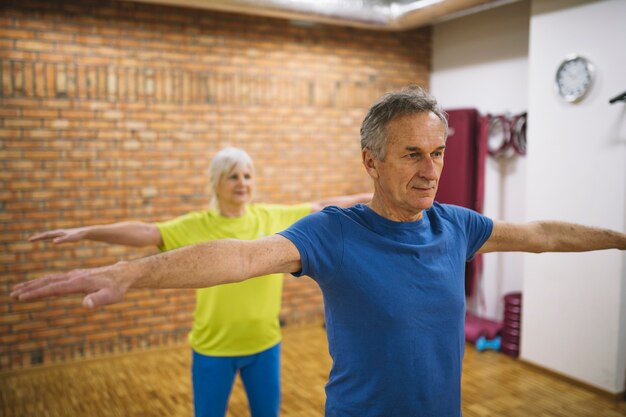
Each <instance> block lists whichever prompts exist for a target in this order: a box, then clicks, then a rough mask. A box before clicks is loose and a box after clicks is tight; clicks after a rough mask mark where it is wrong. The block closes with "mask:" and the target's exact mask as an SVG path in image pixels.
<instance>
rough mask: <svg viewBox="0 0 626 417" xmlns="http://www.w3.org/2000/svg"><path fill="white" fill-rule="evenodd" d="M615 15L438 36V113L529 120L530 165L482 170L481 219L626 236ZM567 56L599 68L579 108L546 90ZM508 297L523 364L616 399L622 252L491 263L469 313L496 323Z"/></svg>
mask: <svg viewBox="0 0 626 417" xmlns="http://www.w3.org/2000/svg"><path fill="white" fill-rule="evenodd" d="M624 16H626V1H624V0H602V1H593V0H587V1H583V0H532V2H530V1H520V2H516V3H513V4H509V5H505V6H501V7H498V8H496V9H492V10H488V11H485V12H481V13H479V14H475V15H471V16H467V17H463V18H459V19H456V20H453V21H450V22H446V23H442V24H439V25H437V26H435V28H434V31H433V68H432V78H431V91H432V92H433V94H434V95H435V96H436V97H438V99H439V100H440V101H441V103H442V104H443V105H444V107H446V108H455V107H457V108H458V107H475V108H477V109H479V110H480V111H481V112H482V113H487V112H492V113H503V112H507V111H510V112H512V113H516V112H519V111H522V110H528V113H529V116H528V118H529V123H528V129H529V130H528V135H527V136H528V155H527V157H526V158H518V159H517V160H514V161H510V162H509V163H507V164H506V165H504V166H499V165H498V164H497V163H495V161H493V160H488V166H487V178H486V180H487V183H486V193H487V194H486V201H485V213H486V214H487V215H489V216H491V217H494V218H500V219H505V220H510V221H518V220H519V221H523V220H533V219H542V218H556V219H562V220H568V221H574V222H579V223H586V224H592V225H597V226H602V227H609V228H612V229H617V230H622V231H624V230H626V105H625V104H624V103H619V104H614V105H609V104H608V99H609V98H610V97H613V96H615V95H617V94H618V93H621V92H623V91H624V90H626V78H624V75H625V74H626V73H625V72H624V68H626V26H625V25H624V24H623V21H624ZM573 52H577V53H580V54H583V55H585V56H587V57H588V58H589V59H591V60H592V61H593V62H594V63H595V64H596V67H597V79H596V83H595V85H594V87H593V90H592V92H591V94H590V96H589V97H588V98H587V99H586V100H584V101H583V102H581V103H579V104H577V105H571V104H566V103H564V102H562V101H560V99H559V98H558V97H557V96H556V94H555V91H554V89H553V83H554V72H555V70H556V68H557V67H558V65H559V63H560V61H561V60H562V59H563V58H564V57H565V56H566V55H567V54H570V53H573ZM499 171H502V172H499ZM512 290H522V292H523V293H524V299H523V304H524V311H523V328H522V349H521V357H522V359H524V360H526V361H529V362H533V363H536V364H538V365H540V366H542V367H545V368H547V369H551V370H553V371H556V372H559V373H562V374H564V375H567V376H570V377H572V378H575V379H578V380H581V381H583V382H585V383H587V384H591V385H594V386H597V387H599V388H601V389H603V390H605V391H608V392H611V393H618V392H621V391H624V388H625V377H626V253H624V252H622V253H620V252H618V251H615V250H613V251H602V252H594V253H587V254H542V255H532V254H528V255H521V254H504V255H493V254H492V255H489V256H488V257H487V259H486V265H485V271H484V278H483V291H482V293H483V296H484V301H483V302H480V303H478V306H474V308H475V310H478V312H479V313H481V314H483V315H486V316H489V317H496V318H501V311H502V310H501V309H502V305H501V296H502V294H505V293H507V292H509V291H512Z"/></svg>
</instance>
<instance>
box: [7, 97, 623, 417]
mask: <svg viewBox="0 0 626 417" xmlns="http://www.w3.org/2000/svg"><path fill="white" fill-rule="evenodd" d="M446 136H447V121H446V117H445V114H444V113H443V111H442V110H441V109H440V107H439V106H438V104H437V102H436V101H435V99H434V98H432V97H431V96H429V95H428V94H427V93H425V92H424V91H423V90H421V89H416V88H409V89H405V90H402V91H398V92H393V93H389V94H386V95H385V96H383V97H382V98H381V99H380V100H379V101H378V102H377V103H375V104H374V105H373V106H372V107H371V108H370V110H369V112H368V114H367V116H366V117H365V120H364V121H363V125H362V127H361V147H362V157H363V165H364V166H365V169H366V170H367V172H368V174H369V175H370V177H371V178H372V180H373V181H374V185H375V192H374V196H373V198H372V200H371V202H370V203H369V204H367V205H356V206H353V207H351V208H347V209H341V208H337V207H329V208H326V209H324V210H323V211H321V212H319V213H316V214H313V215H310V216H307V217H305V218H303V219H301V220H300V221H299V222H297V223H295V224H294V225H293V226H291V227H290V228H288V229H287V230H285V231H283V232H280V233H278V234H276V235H273V236H269V237H266V238H263V239H259V240H255V241H237V240H222V241H215V242H208V243H203V244H199V245H195V246H190V247H187V248H183V249H179V250H175V251H172V252H168V253H164V254H161V255H156V256H153V257H148V258H144V259H140V260H137V261H133V262H120V263H117V264H115V265H112V266H106V267H101V268H94V269H89V270H77V271H72V272H69V273H66V274H58V275H51V276H48V277H43V278H40V279H37V280H34V281H31V282H27V283H23V284H19V285H17V286H16V287H15V288H14V291H13V293H12V296H13V297H14V298H16V299H19V300H32V299H35V298H41V297H47V296H55V295H64V294H71V293H86V294H87V295H86V296H85V298H84V301H83V304H84V305H85V306H87V307H92V308H93V307H96V306H100V305H105V304H110V303H114V302H117V301H119V300H121V299H122V297H123V296H124V293H125V292H126V291H127V290H128V288H131V287H135V288H182V287H185V288H188V287H207V286H212V285H218V284H223V283H227V282H236V281H242V280H245V279H247V278H249V277H255V276H261V275H266V274H270V273H276V272H290V273H292V274H294V275H302V274H306V275H309V276H311V277H312V278H313V279H315V280H316V281H317V283H318V284H319V286H320V287H321V289H322V292H323V294H324V302H325V313H326V325H327V332H328V343H329V350H330V354H331V356H332V358H333V367H332V370H331V373H330V378H329V381H328V384H327V386H326V394H327V401H326V416H328V417H330V416H333V417H335V416H336V417H340V416H341V417H343V416H359V417H368V416H378V417H391V416H401V417H406V416H420V417H421V416H429V417H448V416H460V415H461V389H460V386H461V364H462V358H463V349H464V337H463V322H464V313H465V298H464V285H463V279H464V265H465V262H466V260H468V259H470V258H472V257H473V256H474V254H476V253H477V252H493V251H528V252H546V251H588V250H598V249H610V248H617V249H622V250H624V249H626V234H624V233H619V232H614V231H610V230H604V229H597V228H591V227H586V226H581V225H575V224H570V223H562V222H533V223H528V224H511V223H505V222H493V221H492V220H491V219H489V218H487V217H484V216H482V215H480V214H478V213H475V212H473V211H471V210H467V209H463V208H460V207H455V206H449V205H441V204H438V203H436V202H435V201H434V199H435V194H436V192H437V186H438V181H439V177H440V175H441V171H442V169H443V160H444V151H445V145H446Z"/></svg>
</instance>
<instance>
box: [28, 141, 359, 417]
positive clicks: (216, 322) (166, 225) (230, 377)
mask: <svg viewBox="0 0 626 417" xmlns="http://www.w3.org/2000/svg"><path fill="white" fill-rule="evenodd" d="M210 176H211V188H212V191H213V193H212V195H213V201H212V208H210V209H209V210H202V211H196V212H191V213H188V214H185V215H183V216H180V217H177V218H175V219H172V220H169V221H165V222H160V223H144V222H137V221H130V222H121V223H115V224H110V225H102V226H87V227H80V228H75V229H63V230H53V231H48V232H43V233H40V234H37V235H34V236H32V237H31V238H30V240H31V241H38V240H52V241H53V242H54V243H66V242H77V241H79V240H83V239H86V240H94V241H100V242H106V243H110V244H120V245H127V246H137V247H142V246H156V247H158V248H159V249H160V250H162V251H167V250H171V249H176V248H180V247H182V246H187V245H191V244H195V243H200V242H205V241H208V240H216V239H225V238H234V239H244V240H253V239H257V238H260V237H263V236H269V235H272V234H274V233H277V232H279V231H281V230H284V229H286V228H287V227H289V226H290V225H291V224H293V223H294V222H296V221H297V220H299V219H300V218H302V217H304V216H306V215H307V214H310V213H313V212H317V211H320V210H321V209H323V208H324V207H325V206H327V205H337V206H342V207H349V206H352V205H354V204H357V203H360V202H365V201H368V200H369V199H370V197H371V194H356V195H352V196H344V197H336V198H330V199H327V200H322V201H317V202H313V203H304V204H298V205H278V204H255V203H251V200H252V195H253V191H254V167H253V163H252V159H251V158H250V156H249V155H248V154H247V153H246V152H245V151H243V150H241V149H237V148H226V149H223V150H222V151H220V152H219V153H218V154H217V155H216V156H215V158H214V159H213V162H212V163H211V167H210ZM261 278H262V279H261ZM282 284H283V276H282V274H274V275H272V276H269V277H268V276H266V277H258V278H253V279H250V280H248V281H245V282H240V283H233V284H226V285H221V286H216V287H212V288H202V289H198V290H196V308H195V312H194V322H193V328H192V330H191V333H190V334H189V341H190V343H191V347H192V350H193V352H192V354H193V365H192V382H193V394H194V395H193V396H194V409H195V414H196V416H198V417H200V416H203V417H204V416H211V417H217V416H220V417H221V416H224V415H225V413H226V408H227V403H228V397H229V396H230V392H231V389H232V384H233V381H234V378H235V375H236V374H237V372H239V374H240V376H241V379H242V382H243V385H244V387H245V389H246V393H247V395H248V402H249V404H250V412H251V415H252V417H265V416H278V414H279V408H280V340H281V333H280V326H279V322H278V314H279V311H280V306H281V292H282Z"/></svg>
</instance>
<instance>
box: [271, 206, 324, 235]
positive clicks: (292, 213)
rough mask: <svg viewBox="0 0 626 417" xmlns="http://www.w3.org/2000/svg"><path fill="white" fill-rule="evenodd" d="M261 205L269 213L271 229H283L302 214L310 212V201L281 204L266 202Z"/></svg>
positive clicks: (301, 216)
mask: <svg viewBox="0 0 626 417" xmlns="http://www.w3.org/2000/svg"><path fill="white" fill-rule="evenodd" d="M262 207H265V209H266V210H267V211H268V212H269V213H271V219H272V223H273V225H272V229H274V230H275V231H276V230H283V229H286V228H287V227H289V226H291V225H292V224H294V223H295V222H297V221H298V220H300V219H301V218H303V217H304V216H306V215H308V214H311V210H312V205H311V203H302V204H293V205H283V204H266V205H263V206H262Z"/></svg>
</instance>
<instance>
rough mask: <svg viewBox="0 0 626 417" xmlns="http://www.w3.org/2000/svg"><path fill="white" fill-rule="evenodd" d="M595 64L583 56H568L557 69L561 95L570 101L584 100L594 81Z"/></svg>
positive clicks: (557, 82) (558, 87) (557, 85)
mask: <svg viewBox="0 0 626 417" xmlns="http://www.w3.org/2000/svg"><path fill="white" fill-rule="evenodd" d="M593 72H594V69H593V65H592V64H591V63H590V62H589V61H588V60H587V59H585V58H583V57H581V56H577V55H575V56H570V57H568V58H566V59H565V60H564V61H563V62H562V63H561V65H560V66H559V68H558V69H557V71H556V87H557V91H558V92H559V95H560V96H561V97H563V99H565V101H568V102H570V103H574V102H577V101H580V100H582V98H583V97H584V96H585V95H586V94H587V92H588V91H589V89H590V88H591V84H592V82H593Z"/></svg>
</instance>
